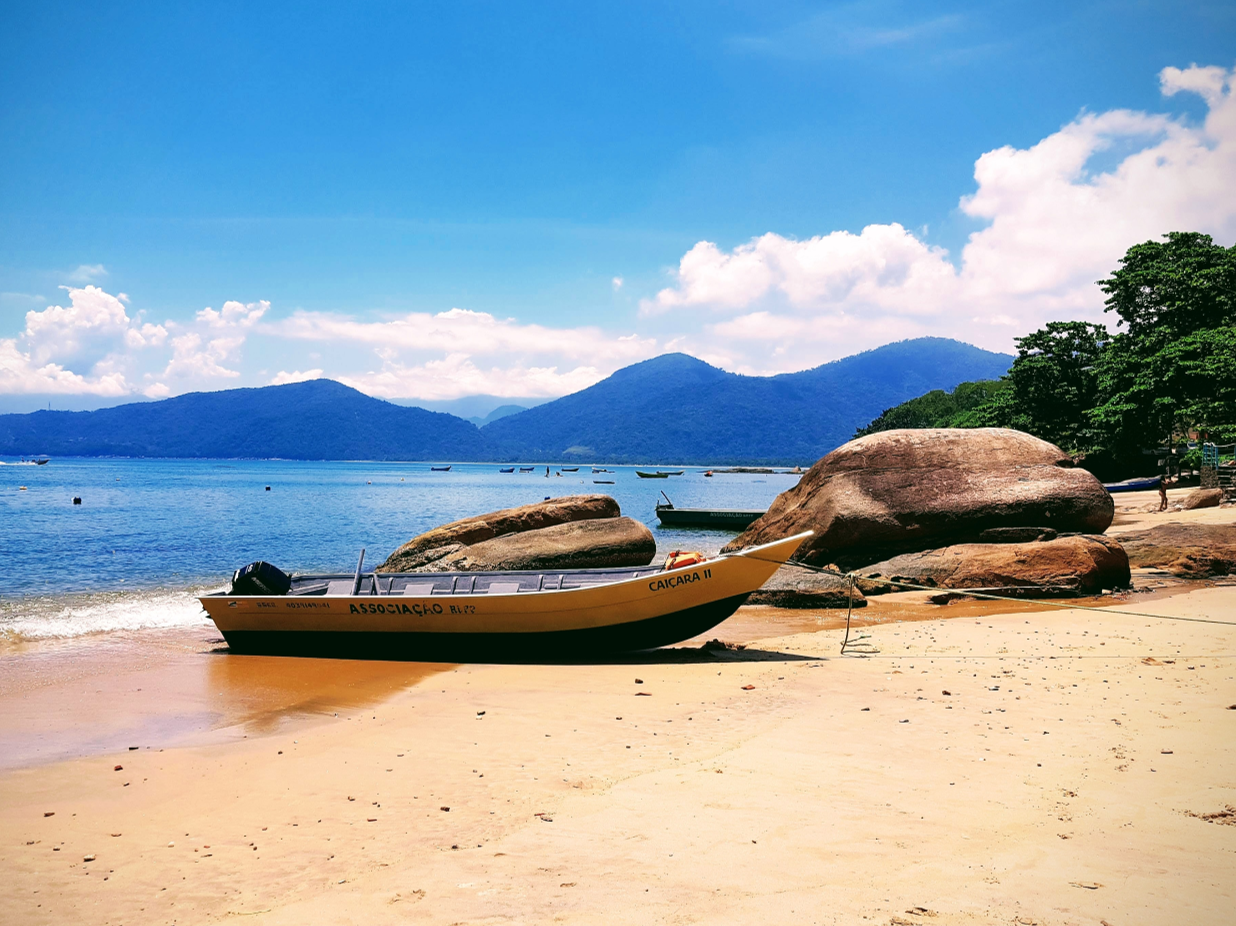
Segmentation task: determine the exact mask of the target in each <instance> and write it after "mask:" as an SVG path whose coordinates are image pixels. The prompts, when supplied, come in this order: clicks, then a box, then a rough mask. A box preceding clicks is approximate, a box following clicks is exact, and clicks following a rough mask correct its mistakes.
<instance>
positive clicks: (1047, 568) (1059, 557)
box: [857, 535, 1129, 595]
mask: <svg viewBox="0 0 1236 926" xmlns="http://www.w3.org/2000/svg"><path fill="white" fill-rule="evenodd" d="M857 571H858V573H859V575H861V576H863V577H866V578H869V579H870V578H885V579H891V580H893V581H894V582H908V583H910V584H912V585H925V586H928V587H930V588H982V589H999V588H1021V589H1024V588H1030V587H1033V588H1043V589H1051V590H1053V591H1055V592H1061V591H1068V592H1072V593H1074V594H1079V595H1095V594H1098V593H1099V592H1101V591H1102V590H1103V589H1105V588H1125V587H1127V586H1128V585H1129V557H1128V556H1127V555H1126V554H1125V551H1124V548H1123V547H1121V545H1120V544H1119V543H1117V542H1116V541H1115V540H1112V539H1111V538H1110V537H1097V536H1091V535H1073V536H1070V537H1059V538H1057V539H1055V540H1046V541H1043V542H1041V543H963V544H957V545H955V546H949V547H944V548H943V549H940V550H927V551H925V552H922V553H906V554H903V555H901V556H894V557H893V558H892V559H889V560H885V561H884V562H881V563H873V564H872V565H870V566H866V567H864V568H862V569H860V570H857ZM860 581H861V580H860ZM862 584H863V586H864V587H865V588H866V589H867V593H868V594H872V593H873V592H876V591H877V587H878V586H877V583H868V582H863V583H862ZM878 590H879V591H889V592H896V591H902V590H903V589H901V588H898V587H896V586H887V585H885V586H883V588H880V589H878Z"/></svg>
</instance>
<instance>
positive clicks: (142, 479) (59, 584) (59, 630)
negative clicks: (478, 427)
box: [0, 458, 798, 642]
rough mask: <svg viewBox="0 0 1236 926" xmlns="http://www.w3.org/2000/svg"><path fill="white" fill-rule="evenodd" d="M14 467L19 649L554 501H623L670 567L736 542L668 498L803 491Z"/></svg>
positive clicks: (322, 468)
mask: <svg viewBox="0 0 1236 926" xmlns="http://www.w3.org/2000/svg"><path fill="white" fill-rule="evenodd" d="M15 462H16V461H14V460H6V461H4V463H5V465H0V562H3V564H4V568H3V570H0V639H5V640H8V641H10V642H14V641H22V640H36V639H48V638H65V637H78V636H81V635H83V634H90V633H107V632H112V631H129V630H139V629H143V628H160V627H177V626H192V625H195V624H202V623H203V622H204V621H205V615H204V612H202V610H201V608H200V606H199V605H198V604H197V602H196V601H195V600H194V598H193V595H194V594H195V593H197V592H200V591H201V590H204V589H212V588H219V587H221V586H223V585H224V584H225V583H226V582H227V580H228V578H229V577H230V575H231V573H232V571H233V570H234V569H236V568H237V567H238V566H242V565H244V564H245V563H248V562H251V561H253V560H257V559H264V560H267V561H269V562H272V563H275V564H276V565H278V566H280V567H281V568H283V569H285V570H287V571H293V570H295V571H298V572H317V571H337V572H340V571H341V572H348V571H351V570H353V569H355V567H356V560H357V556H358V554H359V553H360V549H361V547H364V548H365V549H366V551H367V552H366V563H367V564H368V565H370V566H373V565H377V564H378V563H380V562H381V561H382V560H384V559H385V558H386V557H387V555H388V554H389V553H390V552H391V551H393V550H394V549H395V548H396V547H398V546H399V545H400V544H401V543H403V542H404V541H405V540H407V539H408V538H410V537H412V536H415V535H416V534H419V533H421V532H422V531H425V530H428V529H429V528H431V527H434V526H436V525H439V524H444V523H446V522H448V521H453V520H455V519H457V518H462V517H467V516H469V515H474V514H480V513H482V512H486V511H492V510H494V509H497V508H507V507H511V506H514V505H523V504H527V503H529V502H535V501H540V500H542V499H544V498H546V497H552V496H561V495H574V494H580V493H591V492H600V493H605V494H609V495H612V496H613V497H614V498H615V499H617V500H618V503H619V505H620V506H621V507H622V513H623V514H625V515H628V516H630V517H633V518H635V519H636V520H639V521H642V522H644V523H645V524H647V525H648V526H649V528H650V529H651V530H652V532H653V535H654V536H655V537H656V539H657V551H658V558H660V557H663V556H664V555H665V554H666V553H667V552H669V551H670V550H673V549H689V550H701V551H704V552H709V553H715V552H716V551H717V550H719V549H720V548H721V546H722V545H724V544H725V543H726V542H727V541H728V540H729V539H730V538H731V537H733V536H734V535H733V534H731V533H721V532H715V531H696V530H690V531H688V530H681V529H679V530H669V529H663V528H661V527H660V526H659V524H658V522H657V519H656V514H655V511H654V505H655V504H656V501H657V499H658V498H659V493H660V492H661V491H662V490H664V491H665V492H666V493H667V494H668V495H669V497H670V498H672V499H673V501H674V504H675V505H677V506H679V507H710V508H764V507H767V506H768V505H769V504H770V503H771V502H772V500H773V499H774V498H775V497H776V496H777V494H778V493H780V492H783V491H785V490H786V489H788V488H790V487H791V486H793V485H794V484H795V483H796V482H797V480H798V477H797V476H794V475H789V474H738V473H717V474H716V475H715V476H713V477H711V478H705V477H704V476H703V473H704V470H705V468H704V467H689V468H684V469H685V473H684V474H683V475H682V476H671V477H670V478H668V479H648V480H646V479H640V478H638V477H637V476H636V474H635V468H634V467H629V466H607V467H606V468H607V469H610V470H612V471H613V472H612V473H599V474H595V475H594V474H593V473H592V472H591V467H589V466H583V467H580V470H579V472H575V473H566V472H563V473H562V474H561V475H557V474H558V473H559V472H560V471H561V467H560V465H557V464H549V471H550V473H551V475H550V476H549V477H548V478H547V477H546V476H545V470H546V464H545V463H541V464H538V465H537V467H536V469H535V470H534V471H533V472H531V473H520V472H518V470H517V471H516V472H515V473H512V474H504V473H500V472H499V471H498V469H499V467H498V465H497V464H488V463H486V464H481V463H465V464H454V465H452V467H451V470H450V472H433V471H431V470H430V465H431V464H429V463H365V462H346V463H343V462H338V463H336V462H297V461H287V460H129V459H93V458H76V459H75V458H57V459H53V460H52V461H51V462H50V463H49V464H48V465H46V466H22V465H14V463H15ZM438 465H445V464H438ZM525 465H527V464H525ZM572 465H573V464H572ZM652 468H653V467H640V469H644V470H648V469H652ZM657 468H660V469H663V470H668V469H679V468H680V467H678V466H664V465H663V466H661V467H657ZM610 479H612V480H613V481H614V484H613V485H602V484H596V483H595V482H594V480H610ZM267 486H269V487H270V489H269V491H268V490H267ZM74 496H78V497H80V498H81V499H82V504H81V505H74V504H73V502H72V500H73V497H74Z"/></svg>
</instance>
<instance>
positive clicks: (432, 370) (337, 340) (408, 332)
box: [271, 308, 657, 399]
mask: <svg viewBox="0 0 1236 926" xmlns="http://www.w3.org/2000/svg"><path fill="white" fill-rule="evenodd" d="M271 330H272V332H274V333H277V334H278V335H279V336H281V337H283V338H285V339H294V340H303V341H311V342H320V343H323V344H334V345H341V344H352V345H360V346H364V347H368V348H369V349H370V350H371V351H372V353H373V355H374V356H375V357H376V358H377V359H378V360H379V361H381V362H380V365H379V367H378V368H377V369H374V370H369V371H366V372H363V373H348V374H346V375H339V376H337V377H336V378H338V379H339V380H340V381H341V382H347V383H348V384H350V385H353V386H355V387H356V388H358V389H361V390H363V391H365V392H368V393H370V394H371V395H379V396H385V397H387V398H420V399H440V398H456V397H458V396H463V395H471V394H476V393H486V394H490V395H502V396H558V395H563V394H564V393H566V392H573V391H575V390H577V389H582V388H585V387H586V386H590V385H592V384H593V383H595V382H597V381H598V380H600V379H602V378H604V377H605V376H607V375H609V374H610V373H612V372H613V371H614V370H616V369H618V368H619V367H622V366H625V365H627V364H629V363H634V362H635V361H637V360H644V359H647V358H648V357H651V356H653V355H655V354H656V353H657V342H656V340H655V339H654V338H649V337H642V336H639V335H635V334H629V335H624V336H618V335H614V334H612V333H609V332H606V331H604V330H602V329H600V328H595V327H577V328H554V327H550V326H547V325H537V324H525V323H521V322H518V321H516V320H515V319H510V318H507V319H500V318H497V317H495V316H493V315H491V314H489V313H487V312H476V311H472V310H470V309H460V308H454V309H450V310H448V311H445V312H438V313H436V314H429V313H424V312H412V313H408V314H406V315H401V316H398V317H395V318H391V319H387V320H383V321H362V320H358V319H355V318H352V317H350V316H346V315H338V314H330V313H323V312H304V311H300V312H296V313H293V314H292V315H291V316H290V317H289V318H287V319H286V320H284V321H282V322H279V323H276V324H274V325H272V326H271Z"/></svg>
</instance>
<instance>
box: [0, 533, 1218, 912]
mask: <svg viewBox="0 0 1236 926" xmlns="http://www.w3.org/2000/svg"><path fill="white" fill-rule="evenodd" d="M1184 514H1186V515H1198V514H1206V513H1205V512H1188V513H1184ZM1226 514H1227V517H1228V518H1231V517H1232V514H1231V510H1230V509H1227V510H1226ZM1172 591H1174V593H1173V594H1166V593H1164V594H1160V595H1157V596H1156V595H1136V594H1135V595H1130V596H1128V597H1127V599H1125V600H1122V601H1119V602H1115V603H1114V606H1115V607H1117V608H1120V609H1127V610H1133V611H1145V612H1153V613H1157V614H1162V615H1176V616H1186V617H1193V618H1211V619H1216V620H1225V621H1236V587H1232V586H1227V587H1223V586H1213V587H1199V586H1197V585H1193V586H1190V587H1187V588H1186V587H1177V588H1175V589H1174V590H1172ZM999 607H1001V606H999V605H988V604H982V605H980V604H979V603H976V602H955V603H953V604H951V605H948V606H931V605H926V604H924V603H923V602H922V600H921V598H917V599H916V598H914V597H913V596H911V595H904V596H903V595H898V596H884V597H881V598H880V599H873V601H872V604H871V606H870V607H869V608H867V609H865V611H864V613H863V615H862V621H863V623H864V625H865V628H864V629H863V630H862V632H863V633H866V634H869V635H870V636H869V638H868V639H867V640H864V641H862V642H863V643H865V644H868V646H870V647H872V648H875V649H878V653H876V654H875V655H872V656H869V657H841V656H839V655H838V645H839V643H840V639H841V630H840V629H838V615H837V612H825V613H822V614H820V615H816V614H804V613H801V612H779V611H776V610H774V609H765V608H760V609H755V608H752V609H744V610H743V611H741V612H740V613H739V614H738V615H736V616H735V618H733V619H731V621H729V622H727V623H726V624H725V625H722V627H721V628H719V629H718V631H716V632H714V634H713V635H714V636H720V637H721V638H723V639H730V640H734V639H748V640H752V641H753V642H751V643H749V644H748V646H747V648H746V649H743V650H733V649H731V650H728V651H724V652H720V653H706V652H701V651H700V650H698V649H690V648H686V647H684V648H681V649H678V650H675V651H669V652H661V653H657V654H653V655H650V656H647V657H637V658H632V659H629V660H626V661H622V662H614V663H606V664H600V665H596V664H589V665H566V666H563V665H534V666H491V665H468V666H417V665H399V664H387V663H357V662H344V661H330V660H293V659H269V658H258V657H239V656H231V655H227V654H226V652H225V651H222V652H220V651H219V647H217V646H216V645H214V644H212V643H210V642H209V640H210V639H213V636H212V635H206V634H196V635H188V636H185V635H182V636H181V637H179V638H177V637H174V636H171V635H164V636H162V637H159V638H158V643H157V645H153V646H150V647H148V648H147V649H146V650H144V652H145V657H144V659H143V660H142V661H140V663H139V664H134V661H133V659H132V653H133V652H134V651H135V648H134V647H133V646H129V647H128V648H127V650H126V648H125V647H123V646H120V647H118V648H117V649H115V650H114V651H100V649H99V648H98V647H95V648H91V649H87V648H85V647H81V648H78V649H72V648H68V649H64V650H61V651H58V652H55V653H50V654H48V655H47V656H46V657H40V658H45V662H44V663H43V664H42V665H43V667H42V669H37V668H36V669H29V668H23V669H21V670H20V671H18V672H16V673H14V672H12V671H9V670H10V669H12V668H13V665H14V664H13V663H9V664H6V671H5V675H4V678H5V679H6V680H7V685H6V687H4V688H3V689H0V706H2V707H3V711H2V714H3V717H4V718H5V719H4V721H3V724H4V726H3V728H2V729H0V745H5V744H8V746H9V751H12V749H13V748H14V744H20V743H27V748H26V756H25V758H24V759H22V760H20V761H9V762H8V764H9V765H10V766H12V767H10V769H9V770H8V771H6V772H4V773H3V774H2V775H0V794H3V797H2V798H0V873H2V874H3V878H0V910H3V911H4V915H3V920H4V922H5V923H23V924H24V923H64V922H74V923H77V922H89V923H123V924H142V923H156V922H157V923H171V922H178V923H202V922H212V921H215V920H220V919H226V918H230V917H232V916H238V915H246V916H252V917H253V918H254V921H255V922H259V923H280V924H302V923H358V924H359V923H367V924H368V923H388V922H390V923H395V922H426V923H444V924H446V923H506V922H517V923H536V922H549V921H563V922H579V923H585V922H586V923H596V922H600V923H631V924H636V923H639V924H643V923H661V922H673V923H693V922H706V923H756V922H761V923H762V922H787V923H860V922H873V923H897V922H914V923H924V924H941V926H944V924H952V923H967V924H969V923H1022V924H1028V923H1038V924H1044V926H1047V924H1065V923H1078V924H1101V923H1107V924H1108V926H1132V924H1169V923H1191V924H1210V923H1213V924H1221V923H1222V924H1228V923H1232V922H1233V921H1236V913H1234V912H1233V911H1234V910H1236V903H1234V902H1233V901H1234V898H1233V893H1234V890H1236V825H1233V824H1236V809H1234V808H1236V763H1234V761H1233V760H1234V759H1236V709H1230V708H1229V705H1236V681H1234V678H1236V658H1234V657H1236V626H1230V625H1222V624H1209V623H1185V622H1175V621H1166V620H1157V619H1151V618H1147V617H1138V616H1130V615H1128V614H1120V613H1114V612H1113V610H1112V609H1110V608H1108V609H1104V610H1098V611H1080V610H1062V609H1050V610H1043V609H1042V606H1041V605H1038V606H1027V605H1026V604H1025V603H1019V604H1017V605H1015V606H1013V607H1014V610H1015V612H1016V613H1004V614H994V613H991V612H993V611H994V610H996V609H997V608H999ZM1036 608H1037V610H1036ZM856 613H857V612H856ZM940 615H947V617H945V618H941V617H940ZM976 615H977V616H976ZM143 639H153V638H151V637H147V638H143ZM104 649H105V650H106V648H104ZM126 651H127V652H128V653H129V654H130V656H129V657H128V658H127V659H126V657H125V656H124V653H125V652H126ZM58 659H59V660H60V661H59V662H57V660H58ZM65 660H68V662H66V661H65ZM68 664H72V665H76V666H77V668H76V669H75V670H74V671H73V672H66V671H65V670H64V665H68ZM22 665H24V666H29V665H33V664H32V663H23V664H22ZM23 672H24V673H25V674H24V675H23V674H22V673H23ZM637 679H638V680H639V681H637ZM137 688H141V689H142V692H140V693H139V692H137V691H136V689H137ZM336 713H337V716H336ZM36 731H43V733H44V734H45V735H43V736H42V739H41V740H40V741H41V742H43V744H44V746H43V747H42V748H41V749H34V748H31V747H29V742H30V740H31V739H32V738H34V739H39V737H38V736H36V735H35V733H36ZM129 745H137V746H140V747H142V748H139V749H137V750H135V751H129V750H128V749H127V746H129ZM66 750H67V752H66ZM74 750H76V754H83V756H84V757H81V758H74V759H68V760H64V759H60V758H59V757H60V756H61V755H65V754H73V751H74ZM53 760H55V761H53ZM115 766H122V768H120V769H119V770H116V769H115ZM447 808H449V809H447ZM47 814H52V815H51V816H48V815H47ZM88 857H89V858H90V859H91V860H90V861H86V859H87V858H88Z"/></svg>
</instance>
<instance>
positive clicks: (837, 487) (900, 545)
mask: <svg viewBox="0 0 1236 926" xmlns="http://www.w3.org/2000/svg"><path fill="white" fill-rule="evenodd" d="M1113 514H1114V505H1113V503H1112V499H1111V496H1110V495H1109V494H1108V492H1107V491H1106V490H1105V489H1104V488H1103V486H1102V484H1101V483H1100V482H1099V481H1098V480H1097V479H1096V478H1095V477H1094V476H1093V475H1091V474H1090V473H1089V472H1087V471H1085V470H1082V469H1076V468H1074V467H1073V464H1072V461H1071V460H1070V458H1069V457H1068V455H1067V454H1065V453H1064V452H1063V451H1062V450H1060V448H1058V447H1056V446H1054V445H1053V444H1049V443H1047V442H1046V441H1043V440H1039V439H1038V438H1036V437H1032V436H1031V435H1029V434H1024V433H1022V432H1020V431H1013V430H1009V429H1005V428H973V429H970V428H965V429H963V428H925V429H916V430H909V429H906V430H894V431H883V432H880V433H877V434H871V435H868V436H867V437H863V438H860V439H858V440H854V441H850V442H849V443H848V444H845V445H843V446H841V447H839V448H837V449H836V450H834V451H833V452H832V453H830V454H828V455H827V456H825V457H824V458H823V459H821V460H820V461H819V462H817V463H816V464H815V465H814V466H813V467H811V469H810V470H809V471H808V472H807V473H806V474H805V475H804V476H803V478H802V479H801V480H800V481H799V483H798V485H796V486H795V487H794V488H792V489H790V490H788V491H786V492H783V493H782V494H781V495H779V496H777V498H776V500H775V501H774V502H773V504H772V506H771V507H770V508H769V509H768V512H767V513H766V514H765V515H764V516H763V517H762V518H760V519H759V520H757V521H756V522H755V523H754V524H752V525H751V526H750V527H749V528H747V530H746V531H744V532H743V533H742V534H741V535H739V536H738V537H737V538H736V539H735V540H733V541H731V542H730V543H729V544H728V545H727V546H726V547H725V549H724V550H723V552H730V551H736V550H740V549H744V548H746V547H750V546H755V545H757V544H761V543H768V542H769V541H772V540H776V539H779V538H781V537H786V536H789V535H790V534H794V533H798V532H799V531H804V530H812V531H815V536H813V537H812V538H810V539H809V540H808V541H807V542H806V543H805V544H804V545H803V546H802V547H801V548H800V549H799V551H798V553H797V555H796V559H799V560H801V561H803V562H806V563H810V564H813V565H823V564H825V563H830V562H832V563H838V564H841V565H842V566H845V567H847V568H848V567H853V566H859V565H863V564H865V563H871V562H873V561H876V560H881V559H884V558H887V557H889V556H894V555H898V554H902V553H910V552H919V551H923V550H928V549H932V548H940V547H945V546H951V545H954V544H959V543H973V542H978V541H980V540H982V539H985V538H984V537H983V535H984V532H987V531H993V530H994V531H1007V530H1008V529H1010V528H1018V529H1024V530H1023V531H1022V532H1020V533H1019V532H1014V536H1019V537H1021V536H1027V535H1028V534H1029V533H1030V532H1037V533H1039V534H1043V533H1046V532H1047V531H1056V532H1058V533H1086V534H1101V533H1102V532H1103V531H1105V530H1106V529H1107V528H1108V526H1109V525H1110V524H1111V522H1112V516H1113ZM988 536H989V537H990V536H991V535H990V534H988Z"/></svg>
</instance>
